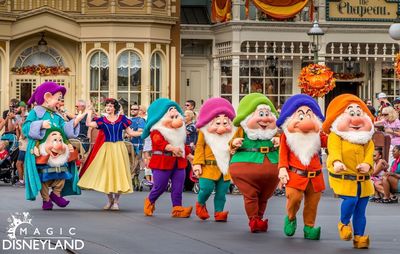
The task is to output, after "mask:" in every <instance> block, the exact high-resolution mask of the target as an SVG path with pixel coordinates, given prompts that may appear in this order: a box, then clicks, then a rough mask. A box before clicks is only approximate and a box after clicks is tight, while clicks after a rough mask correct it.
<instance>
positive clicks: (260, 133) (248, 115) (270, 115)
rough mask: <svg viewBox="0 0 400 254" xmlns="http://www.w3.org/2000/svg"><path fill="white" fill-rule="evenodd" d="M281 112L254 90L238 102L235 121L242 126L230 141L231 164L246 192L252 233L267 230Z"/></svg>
mask: <svg viewBox="0 0 400 254" xmlns="http://www.w3.org/2000/svg"><path fill="white" fill-rule="evenodd" d="M277 115H278V113H277V112H276V109H275V107H274V105H273V104H272V102H271V101H270V100H269V99H268V98H267V97H266V96H265V95H263V94H260V93H251V94H248V95H246V96H245V97H244V98H243V99H242V100H241V101H240V103H239V107H238V111H237V116H236V117H235V119H233V124H234V125H235V126H237V127H239V128H238V129H237V131H236V133H235V135H234V136H233V138H232V141H231V143H230V147H231V152H232V153H234V155H233V156H232V159H231V164H230V166H229V173H230V174H231V176H232V180H233V182H234V183H235V184H236V186H237V187H238V188H239V190H240V192H241V193H242V194H243V198H244V205H245V209H246V213H247V217H248V218H249V227H250V231H251V232H252V233H256V232H266V231H267V229H268V219H263V217H264V212H265V209H266V207H267V202H268V199H269V198H270V197H271V196H272V195H273V193H274V191H275V189H276V186H277V185H278V183H279V179H278V173H279V171H278V147H276V146H275V145H278V144H279V139H278V138H275V135H276V134H277V131H278V128H277V127H276V119H277Z"/></svg>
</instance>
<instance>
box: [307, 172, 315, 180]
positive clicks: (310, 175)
mask: <svg viewBox="0 0 400 254" xmlns="http://www.w3.org/2000/svg"><path fill="white" fill-rule="evenodd" d="M316 176H317V172H314V171H308V172H307V178H315V177H316Z"/></svg>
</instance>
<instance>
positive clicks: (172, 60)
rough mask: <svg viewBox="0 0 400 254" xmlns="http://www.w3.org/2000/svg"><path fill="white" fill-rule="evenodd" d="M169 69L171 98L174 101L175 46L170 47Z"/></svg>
mask: <svg viewBox="0 0 400 254" xmlns="http://www.w3.org/2000/svg"><path fill="white" fill-rule="evenodd" d="M169 69H170V70H171V84H170V87H171V91H170V95H171V98H170V99H171V100H173V101H175V100H176V47H171V67H170V68H169ZM182 85H183V84H181V86H182Z"/></svg>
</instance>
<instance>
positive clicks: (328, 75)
mask: <svg viewBox="0 0 400 254" xmlns="http://www.w3.org/2000/svg"><path fill="white" fill-rule="evenodd" d="M335 81H336V79H335V78H334V77H333V72H332V71H331V69H329V68H328V67H326V66H325V65H319V64H310V65H308V66H307V67H304V68H303V69H302V70H301V72H300V76H299V78H298V82H299V87H300V88H301V89H303V92H304V93H306V94H308V95H310V96H312V97H322V96H324V95H325V94H327V93H328V92H330V91H332V89H333V88H335Z"/></svg>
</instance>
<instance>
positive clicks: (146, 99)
mask: <svg viewBox="0 0 400 254" xmlns="http://www.w3.org/2000/svg"><path fill="white" fill-rule="evenodd" d="M150 57H151V43H150V42H146V43H145V44H144V59H143V62H142V93H141V97H140V98H141V101H142V102H141V104H142V105H145V106H149V104H150Z"/></svg>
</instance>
